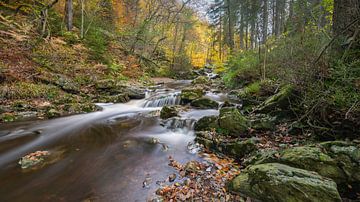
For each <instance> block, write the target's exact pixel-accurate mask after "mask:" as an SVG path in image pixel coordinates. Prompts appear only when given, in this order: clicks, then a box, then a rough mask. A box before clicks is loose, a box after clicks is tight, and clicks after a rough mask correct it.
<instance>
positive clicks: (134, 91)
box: [114, 85, 145, 100]
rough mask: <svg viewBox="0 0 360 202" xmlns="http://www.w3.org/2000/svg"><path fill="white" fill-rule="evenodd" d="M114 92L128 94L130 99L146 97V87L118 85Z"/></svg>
mask: <svg viewBox="0 0 360 202" xmlns="http://www.w3.org/2000/svg"><path fill="white" fill-rule="evenodd" d="M114 92H115V93H116V92H118V93H119V92H120V93H123V94H127V95H128V96H129V98H130V99H135V100H138V99H144V98H145V89H143V88H142V87H138V86H128V85H117V86H116V90H114Z"/></svg>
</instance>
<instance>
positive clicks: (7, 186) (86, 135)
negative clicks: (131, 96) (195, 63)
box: [0, 81, 220, 202]
mask: <svg viewBox="0 0 360 202" xmlns="http://www.w3.org/2000/svg"><path fill="white" fill-rule="evenodd" d="M189 84H190V82H189V81H176V82H173V83H169V84H166V85H162V86H158V87H157V88H155V89H153V90H152V91H149V92H148V95H147V98H146V99H144V100H134V101H131V102H129V103H126V104H102V105H101V106H102V108H103V110H102V111H99V112H94V113H89V114H82V115H75V116H69V117H62V118H58V119H53V120H45V121H27V122H17V123H12V124H3V125H0V182H1V188H0V201H22V202H23V201H84V200H87V199H89V200H90V201H146V200H147V199H148V198H149V197H150V194H151V193H154V191H155V190H156V189H157V188H158V186H157V185H156V180H161V179H163V180H164V179H166V177H167V176H168V175H170V174H171V173H173V172H174V171H173V170H172V168H170V167H169V166H167V164H168V157H169V156H173V157H174V158H175V159H177V160H179V161H180V162H186V161H189V160H193V159H198V158H199V157H198V156H197V155H196V152H194V151H193V150H192V149H191V148H189V143H190V144H191V143H192V142H193V140H194V132H193V129H192V127H193V123H194V122H195V121H196V120H197V119H199V118H201V117H202V116H207V115H215V114H218V111H217V110H195V109H191V110H189V111H186V112H183V113H181V117H179V118H176V119H172V120H168V121H166V122H164V121H162V120H160V119H159V117H158V114H159V110H160V109H161V107H162V106H164V105H173V104H179V102H180V100H179V98H178V94H179V93H180V90H181V88H183V87H185V86H187V85H189ZM211 96H212V97H213V96H216V95H213V94H212V95H211ZM219 99H220V98H219ZM155 140H156V141H155ZM39 150H45V151H49V152H51V153H52V154H56V155H55V157H54V159H53V161H52V162H50V163H49V164H47V165H45V166H43V167H41V168H38V169H36V170H31V169H30V170H24V169H22V168H21V167H20V165H19V164H18V161H19V159H20V158H21V157H22V156H24V155H26V154H29V153H31V152H35V151H39ZM144 181H145V182H146V183H145V186H144Z"/></svg>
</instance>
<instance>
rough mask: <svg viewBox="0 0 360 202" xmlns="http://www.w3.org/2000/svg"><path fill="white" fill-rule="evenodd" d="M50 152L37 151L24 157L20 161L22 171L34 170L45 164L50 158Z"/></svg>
mask: <svg viewBox="0 0 360 202" xmlns="http://www.w3.org/2000/svg"><path fill="white" fill-rule="evenodd" d="M49 155H50V152H48V151H37V152H34V153H31V154H28V155H26V156H24V157H22V158H21V159H20V161H19V165H20V166H21V168H22V169H28V168H34V167H35V166H39V165H41V164H43V163H44V162H45V161H46V159H47V158H48V157H49Z"/></svg>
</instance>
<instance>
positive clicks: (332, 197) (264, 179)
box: [229, 163, 341, 202]
mask: <svg viewBox="0 0 360 202" xmlns="http://www.w3.org/2000/svg"><path fill="white" fill-rule="evenodd" d="M229 188H230V190H231V191H235V192H239V193H243V194H245V195H247V196H250V197H252V198H255V199H259V200H261V201H269V202H272V201H276V202H302V201H339V202H340V201H341V198H340V195H339V193H338V191H337V186H336V183H335V182H333V181H332V180H330V179H328V178H324V177H322V176H320V175H318V174H317V173H314V172H310V171H307V170H302V169H298V168H293V167H290V166H286V165H283V164H278V163H268V164H260V165H256V166H250V167H248V168H247V169H246V170H245V172H242V173H241V174H240V175H239V176H238V177H236V178H235V179H234V180H233V181H232V182H231V183H230V185H229Z"/></svg>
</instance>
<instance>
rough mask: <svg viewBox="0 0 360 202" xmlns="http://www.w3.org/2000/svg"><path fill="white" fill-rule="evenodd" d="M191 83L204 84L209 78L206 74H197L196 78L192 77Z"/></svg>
mask: <svg viewBox="0 0 360 202" xmlns="http://www.w3.org/2000/svg"><path fill="white" fill-rule="evenodd" d="M191 83H192V84H200V85H206V84H208V83H209V79H208V78H207V77H206V76H199V77H197V78H196V79H194V80H193V81H192V82H191Z"/></svg>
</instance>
